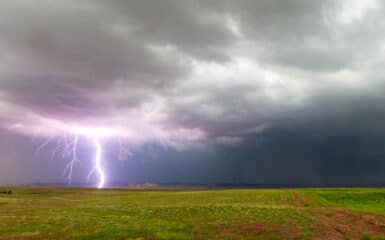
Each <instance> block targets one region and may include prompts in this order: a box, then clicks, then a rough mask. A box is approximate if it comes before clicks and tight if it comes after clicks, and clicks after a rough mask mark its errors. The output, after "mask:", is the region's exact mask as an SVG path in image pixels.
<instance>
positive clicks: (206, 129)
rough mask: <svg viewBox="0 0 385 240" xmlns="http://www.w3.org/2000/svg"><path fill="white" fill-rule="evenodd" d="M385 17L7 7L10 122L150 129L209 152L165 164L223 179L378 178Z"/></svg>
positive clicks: (213, 3) (314, 5)
mask: <svg viewBox="0 0 385 240" xmlns="http://www.w3.org/2000/svg"><path fill="white" fill-rule="evenodd" d="M384 13H385V9H384V6H383V3H382V2H381V1H375V0H371V1H359V0H340V1H307V0H289V1H279V0H258V1H252V0H239V1H227V0H225V1H219V0H209V1H187V0H182V1H174V0H167V1H155V0H144V1H143V0H129V1H120V0H112V1H101V0H100V1H99V0H98V1H86V0H83V1H44V0H43V1H36V0H35V1H23V0H16V1H3V2H0V124H1V125H2V127H4V128H9V125H10V124H14V123H18V122H19V121H20V122H23V123H24V124H27V123H28V121H29V116H30V115H33V116H41V117H45V118H50V119H55V120H58V121H63V122H66V121H79V122H81V123H83V124H84V123H89V122H92V123H103V124H109V125H114V124H121V125H124V126H125V127H127V126H128V128H130V130H135V131H137V132H138V134H139V133H140V134H142V135H143V136H144V138H145V137H146V136H147V135H146V134H144V133H142V130H143V129H144V128H142V127H139V125H140V126H141V125H142V124H144V123H146V124H147V123H148V125H149V126H151V127H152V128H151V129H156V130H159V129H162V130H164V129H165V130H166V132H170V135H173V136H175V135H178V136H179V139H199V141H202V142H204V144H203V145H205V146H206V148H208V149H210V150H207V149H206V150H202V151H209V152H210V153H207V152H202V153H192V152H191V150H188V148H178V149H179V150H181V149H183V150H184V151H185V152H184V151H182V153H179V152H178V151H176V152H172V151H171V152H161V153H160V157H159V163H156V164H159V165H161V164H162V163H164V164H165V165H164V166H165V167H164V168H165V169H166V168H167V169H169V168H170V169H173V168H172V166H171V165H172V164H171V163H173V160H169V161H168V160H165V159H168V158H170V159H178V158H180V157H181V156H180V155H178V154H185V155H186V159H189V160H188V161H187V160H186V161H184V163H183V162H182V163H180V165H178V166H179V167H180V168H183V166H190V165H189V164H193V163H187V162H190V160H191V161H194V159H197V158H200V159H205V161H211V163H207V164H208V165H210V166H207V168H208V169H211V168H213V169H214V168H215V166H221V167H222V168H223V169H222V170H223V171H222V172H223V175H221V176H219V175H218V176H215V175H214V177H212V178H209V177H208V178H207V179H206V180H207V181H213V182H215V181H230V182H231V181H239V182H242V181H243V182H258V181H259V182H263V181H264V180H266V181H272V179H278V180H277V181H288V182H292V183H294V182H296V183H298V182H301V181H302V182H305V181H309V182H312V183H323V182H333V181H346V182H348V181H349V180H348V179H349V177H351V176H353V175H354V176H358V177H359V178H360V179H362V180H363V181H364V180H365V181H377V180H378V179H379V178H376V177H373V179H367V178H366V176H367V175H369V174H370V173H371V172H373V171H377V170H378V168H382V167H383V164H382V163H380V162H379V159H380V158H381V157H382V156H383V153H382V152H381V151H380V148H381V146H383V145H382V136H383V134H384V130H385V128H384V127H383V126H382V125H383V124H382V122H383V120H384V118H385V117H384V116H385V108H384V106H383V102H384V100H385V99H384V97H383V96H385V85H384V76H385V74H384V71H383V68H384V62H385V58H384V56H385V48H384V46H385V45H384V40H385V36H384V34H383V32H384V30H385V26H384V22H383V20H382V18H383V15H384ZM179 129H182V130H179ZM186 129H187V130H189V131H195V133H196V134H197V135H199V136H200V135H202V136H204V139H202V138H199V137H191V135H192V134H191V132H189V131H187V132H186ZM201 133H202V134H201ZM18 141H19V140H18ZM3 145H4V144H3ZM194 146H195V145H194ZM279 146H281V147H279ZM179 147H180V146H179ZM333 148H335V149H340V150H341V153H338V154H337V152H336V151H335V149H333ZM26 149H27V148H26ZM25 151H27V150H25ZM143 151H145V150H143ZM146 151H147V150H146ZM200 154H201V155H200ZM6 158H7V159H8V160H4V161H3V162H2V164H5V163H7V164H11V162H12V161H11V160H10V159H16V158H20V157H17V156H15V155H13V156H8V157H6ZM145 158H146V157H145V156H144V155H143V156H141V155H140V154H139V155H138V159H145ZM236 159H239V161H238V162H237V161H236ZM349 159H351V160H349ZM365 159H366V160H367V163H365V161H366V160H365ZM293 161H294V162H293ZM154 164H155V163H154ZM156 164H155V165H156ZM184 164H186V165H184ZM349 164H350V165H349ZM193 165H194V164H193ZM363 165H365V167H362V166H363ZM149 166H154V165H152V164H150V165H149ZM194 166H195V167H196V168H197V169H200V170H202V169H204V166H205V164H204V163H203V160H202V161H201V162H199V163H197V165H194ZM235 166H238V168H236V167H235ZM294 166H295V167H296V168H297V170H296V169H295V167H294ZM137 167H138V166H137ZM190 167H191V166H190ZM359 167H361V168H362V169H363V172H359V171H358V168H359ZM138 168H140V167H138ZM159 168H161V166H157V167H156V169H158V170H159V171H160V169H159ZM342 168H344V169H348V171H347V172H346V173H345V174H346V178H343V179H342V178H338V177H337V176H334V175H333V174H335V173H337V172H338V170H341V169H342ZM236 169H238V170H236ZM242 169H243V170H242ZM249 169H254V170H255V174H253V171H252V170H249ZM258 169H259V170H258ZM261 169H265V170H264V171H262V170H261ZM285 169H286V170H287V171H285ZM288 169H289V170H288ZM376 169H377V170H376ZM257 170H258V171H257ZM329 170H330V171H329ZM169 171H171V170H164V172H165V174H166V173H167V172H169ZM209 171H210V170H205V171H204V172H205V173H206V174H207V175H211V173H210V172H209ZM232 171H233V172H232ZM269 171H270V172H271V175H268V173H267V172H269ZM333 171H335V172H333ZM378 171H379V170H378ZM257 172H258V174H257ZM300 172H304V174H303V175H301V174H300ZM305 172H306V174H305ZM152 174H155V173H152ZM365 174H366V175H365ZM376 174H377V175H376V176H377V177H379V176H380V175H378V172H377V173H376ZM155 175H156V174H155ZM166 175H167V174H166ZM192 175H194V174H192ZM198 175H199V174H196V175H194V176H190V177H191V178H190V177H189V179H193V178H194V177H197V176H198ZM255 175H258V177H255ZM236 176H238V177H236ZM279 176H282V178H279ZM301 176H303V178H302V180H301ZM180 177H181V178H183V176H180ZM197 178H198V177H197ZM238 178H239V179H238ZM154 179H161V180H164V179H163V178H156V177H154ZM166 180H167V179H166ZM166 180H165V181H166ZM357 182H359V180H357Z"/></svg>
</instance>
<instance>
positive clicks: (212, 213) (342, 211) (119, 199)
mask: <svg viewBox="0 0 385 240" xmlns="http://www.w3.org/2000/svg"><path fill="white" fill-rule="evenodd" d="M8 190H11V191H12V194H8V192H7V191H8ZM0 192H2V193H0V239H385V189H357V188H353V189H285V190H207V191H206V190H204V191H201V190H191V191H182V190H163V191H162V190H124V189H106V190H96V189H78V188H0Z"/></svg>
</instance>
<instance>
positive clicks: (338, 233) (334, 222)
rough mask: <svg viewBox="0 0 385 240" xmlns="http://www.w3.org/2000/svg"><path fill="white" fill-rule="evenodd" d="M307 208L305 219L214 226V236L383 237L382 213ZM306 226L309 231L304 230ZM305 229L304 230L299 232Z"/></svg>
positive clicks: (342, 239) (337, 239)
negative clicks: (301, 221)
mask: <svg viewBox="0 0 385 240" xmlns="http://www.w3.org/2000/svg"><path fill="white" fill-rule="evenodd" d="M303 210H304V211H309V212H310V215H311V217H310V218H309V223H305V224H304V226H301V225H300V224H295V223H287V224H273V223H253V224H250V223H247V224H241V223H240V224H235V225H230V226H225V225H223V226H217V227H216V228H215V232H216V234H217V235H218V236H220V237H224V238H228V239H244V238H247V237H253V236H280V237H281V238H282V239H288V240H297V239H323V240H324V239H328V240H346V239H352V240H354V239H362V237H363V235H364V234H365V233H366V234H369V235H370V236H376V237H382V238H384V239H385V216H380V215H376V214H369V213H360V212H356V211H351V210H348V209H340V208H326V207H325V208H316V209H314V208H308V209H307V208H303ZM309 228H310V230H311V232H308V229H309ZM304 230H306V232H308V233H307V234H303V231H304Z"/></svg>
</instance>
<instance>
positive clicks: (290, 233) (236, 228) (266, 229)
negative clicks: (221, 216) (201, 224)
mask: <svg viewBox="0 0 385 240" xmlns="http://www.w3.org/2000/svg"><path fill="white" fill-rule="evenodd" d="M216 233H217V235H218V236H220V237H224V238H228V239H243V238H245V237H250V236H262V235H265V236H280V237H283V238H284V239H288V240H297V239H301V238H300V234H301V228H300V227H299V226H288V225H277V224H272V223H254V224H244V225H232V226H220V227H218V228H217V229H216Z"/></svg>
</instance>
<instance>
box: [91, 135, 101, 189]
mask: <svg viewBox="0 0 385 240" xmlns="http://www.w3.org/2000/svg"><path fill="white" fill-rule="evenodd" d="M93 141H94V145H95V157H94V168H93V169H92V171H91V172H90V173H89V174H88V176H87V181H88V179H89V178H90V177H91V176H92V174H94V173H95V172H96V173H98V175H99V183H98V188H99V189H100V188H102V187H103V186H104V182H105V174H104V170H103V167H102V159H101V158H102V156H101V155H102V147H101V145H100V142H99V138H98V137H96V136H95V137H94V138H93Z"/></svg>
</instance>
